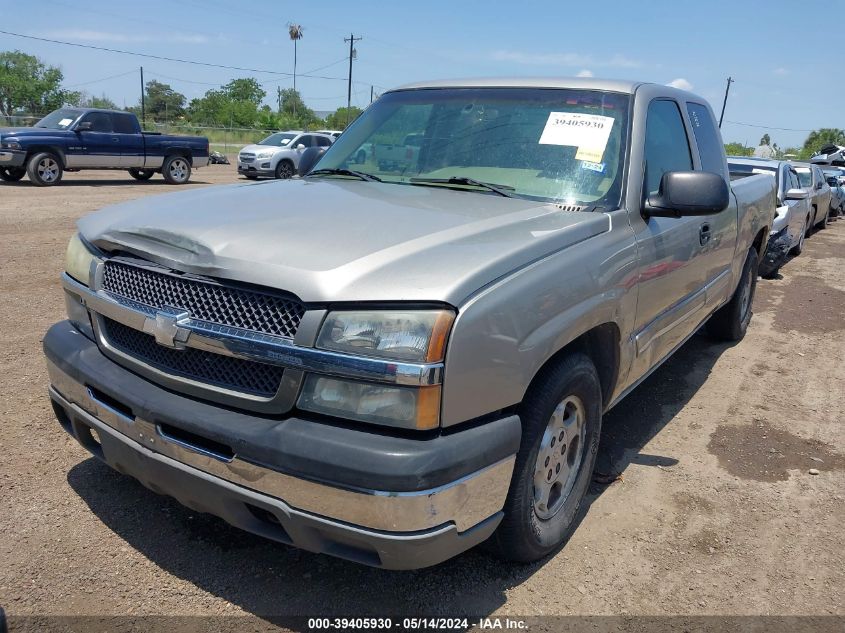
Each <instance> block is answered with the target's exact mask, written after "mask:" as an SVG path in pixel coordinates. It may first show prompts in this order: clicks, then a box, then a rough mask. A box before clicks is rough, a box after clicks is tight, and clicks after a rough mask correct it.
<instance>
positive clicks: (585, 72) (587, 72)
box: [575, 68, 594, 77]
mask: <svg viewBox="0 0 845 633" xmlns="http://www.w3.org/2000/svg"><path fill="white" fill-rule="evenodd" d="M575 76H576V77H593V76H594V75H593V71H592V70H587V69H586V68H585V69H584V70H579V71H578V74H577V75H575Z"/></svg>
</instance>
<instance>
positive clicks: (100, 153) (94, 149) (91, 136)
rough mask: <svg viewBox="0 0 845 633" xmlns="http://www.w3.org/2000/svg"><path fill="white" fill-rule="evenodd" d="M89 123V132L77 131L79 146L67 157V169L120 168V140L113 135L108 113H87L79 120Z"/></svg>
mask: <svg viewBox="0 0 845 633" xmlns="http://www.w3.org/2000/svg"><path fill="white" fill-rule="evenodd" d="M85 122H90V123H91V128H90V129H89V130H81V131H77V133H76V134H77V136H78V137H79V141H80V142H79V146H78V148H77V150H76V151H75V152H74V153H73V154H69V155H68V156H67V163H68V165H67V166H68V167H80V168H92V167H93V168H104V167H105V168H108V167H118V166H120V160H121V158H120V138H119V137H118V135H117V134H115V133H114V127H113V125H112V118H111V115H110V114H109V113H108V112H89V113H88V114H86V115H85V116H83V117H82V119H80V121H79V123H78V124H77V128H78V127H79V125H80V124H81V123H85Z"/></svg>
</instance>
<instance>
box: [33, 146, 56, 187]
mask: <svg viewBox="0 0 845 633" xmlns="http://www.w3.org/2000/svg"><path fill="white" fill-rule="evenodd" d="M26 173H27V174H28V175H29V181H30V182H31V183H32V184H33V185H36V186H38V187H52V186H53V185H56V184H58V183H59V182H60V181H61V179H62V163H61V161H60V160H59V158H58V156H56V155H55V154H53V153H51V152H41V153H38V154H35V155H34V156H33V157H32V158H30V159H29V162H28V163H27V165H26Z"/></svg>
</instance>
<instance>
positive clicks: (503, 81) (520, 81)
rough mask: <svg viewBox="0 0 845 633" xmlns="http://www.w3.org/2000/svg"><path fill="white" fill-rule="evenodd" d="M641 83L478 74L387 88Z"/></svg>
mask: <svg viewBox="0 0 845 633" xmlns="http://www.w3.org/2000/svg"><path fill="white" fill-rule="evenodd" d="M641 85H643V82H641V81H630V80H626V79H596V78H594V77H477V78H469V79H438V80H436V81H419V82H415V83H411V84H405V85H404V86H399V87H398V88H393V89H392V90H390V91H389V92H397V91H400V90H416V89H419V88H580V89H583V90H607V91H611V92H622V93H627V94H633V93H634V92H635V91H636V89H637V88H638V87H639V86H641Z"/></svg>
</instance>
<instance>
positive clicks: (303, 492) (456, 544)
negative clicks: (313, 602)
mask: <svg viewBox="0 0 845 633" xmlns="http://www.w3.org/2000/svg"><path fill="white" fill-rule="evenodd" d="M44 349H45V353H46V355H47V359H48V362H47V365H48V370H49V374H50V381H51V389H50V396H51V399H52V400H53V405H54V409H55V410H56V415H57V417H58V419H59V421H60V422H61V424H62V426H63V428H64V429H65V430H66V431H67V432H68V433H70V434H71V435H72V436H73V437H74V438H76V439H77V441H79V443H80V444H82V446H84V447H85V448H87V449H88V450H89V451H90V452H91V453H92V454H94V455H95V456H96V457H98V458H99V459H101V460H103V461H104V462H106V463H107V464H109V465H110V466H112V467H113V468H115V469H116V470H118V471H120V472H123V473H125V474H128V475H130V476H132V477H134V478H136V479H138V480H139V481H140V482H141V483H143V484H144V485H146V486H147V487H148V488H150V489H152V490H154V491H156V492H158V493H161V494H167V495H171V496H173V497H175V498H176V499H177V500H178V501H180V502H181V503H183V504H184V505H186V506H188V507H190V508H194V509H196V510H198V511H203V512H210V513H211V514H215V515H217V516H219V517H221V518H223V519H224V520H226V521H227V522H229V523H231V524H232V525H235V526H237V527H240V528H242V529H245V530H248V531H250V532H253V533H256V534H259V535H262V536H266V537H268V538H271V539H274V540H277V541H281V542H284V543H289V544H292V545H295V546H297V547H301V548H303V549H306V550H309V551H314V552H322V553H327V554H331V555H335V556H340V557H342V558H347V559H350V560H354V561H357V562H361V563H365V564H368V565H374V566H380V567H385V568H390V569H412V568H419V567H425V566H429V565H434V564H437V563H439V562H441V561H443V560H446V559H447V558H450V557H452V556H454V555H456V554H458V553H460V552H461V551H464V550H466V549H468V548H470V547H473V546H474V545H476V544H478V543H480V542H481V541H483V540H485V539H486V538H488V537H489V536H490V534H491V533H492V532H493V530H494V529H495V528H496V526H497V525H498V523H499V522H500V520H501V517H502V512H501V508H502V507H503V505H504V500H505V497H506V495H507V489H508V486H509V484H510V477H511V473H512V470H513V464H514V453H515V452H516V450H517V448H518V444H519V420H518V418H516V416H511V417H509V418H503V419H500V420H496V421H493V422H490V423H488V424H485V425H482V426H480V427H475V428H473V429H469V430H466V431H461V432H457V433H452V434H450V435H448V436H441V437H436V438H431V439H427V440H416V439H409V438H404V437H388V436H384V435H380V434H378V433H373V432H368V431H362V430H357V429H349V428H340V427H335V426H329V425H327V424H323V423H319V422H310V421H307V420H301V419H298V418H287V419H285V420H273V419H268V418H267V417H262V416H252V415H248V414H244V413H238V412H234V411H229V410H226V409H223V408H220V407H215V406H213V405H210V404H206V403H203V402H201V401H197V400H193V399H189V398H186V397H184V396H180V395H177V394H174V393H172V392H169V391H167V390H164V389H162V388H160V387H158V386H156V385H153V384H152V383H150V382H148V381H145V380H143V379H142V378H140V377H138V376H136V375H135V374H133V373H132V372H129V371H128V370H126V369H123V368H122V367H120V366H119V365H117V364H115V363H113V362H112V361H110V360H109V359H107V358H106V357H105V356H103V355H102V354H101V353H100V351H99V349H98V348H97V346H96V345H95V344H94V343H93V342H92V341H90V339H88V338H86V337H85V336H83V335H82V334H81V333H79V332H78V331H77V330H76V329H75V328H73V326H72V325H71V324H70V323H69V322H62V323H59V324H57V325H56V326H53V328H51V330H50V331H49V332H48V333H47V335H46V336H45V338H44ZM92 429H94V430H95V431H96V436H95V435H94V434H92V431H91V430H92ZM198 429H201V430H202V431H204V432H203V435H202V436H201V435H200V434H199V433H197V432H196V431H197V430H198ZM221 429H223V430H224V432H223V433H222V434H221ZM479 431H480V432H479ZM258 455H260V456H261V457H260V458H257V456H258ZM479 464H484V465H483V466H481V467H480V468H479V467H478V466H479ZM467 465H470V467H471V468H472V470H471V472H465V471H466V466H467Z"/></svg>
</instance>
